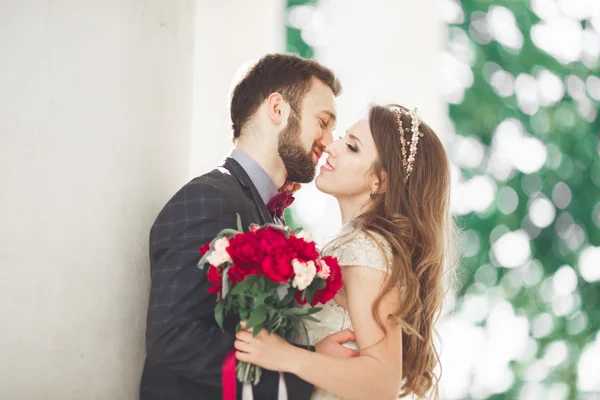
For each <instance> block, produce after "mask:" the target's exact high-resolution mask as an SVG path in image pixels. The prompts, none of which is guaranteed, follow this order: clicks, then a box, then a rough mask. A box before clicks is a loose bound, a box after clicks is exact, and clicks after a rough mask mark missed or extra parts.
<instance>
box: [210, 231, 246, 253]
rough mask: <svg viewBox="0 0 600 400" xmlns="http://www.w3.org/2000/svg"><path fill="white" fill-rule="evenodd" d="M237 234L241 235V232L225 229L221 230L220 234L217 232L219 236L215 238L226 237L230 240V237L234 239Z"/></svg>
mask: <svg viewBox="0 0 600 400" xmlns="http://www.w3.org/2000/svg"><path fill="white" fill-rule="evenodd" d="M238 233H241V232H239V231H236V230H235V229H231V228H226V229H223V230H222V231H221V232H219V234H218V235H217V236H218V237H222V236H227V237H228V238H230V239H231V238H232V237H234V236H235V235H237V234H238ZM211 248H212V246H211Z"/></svg>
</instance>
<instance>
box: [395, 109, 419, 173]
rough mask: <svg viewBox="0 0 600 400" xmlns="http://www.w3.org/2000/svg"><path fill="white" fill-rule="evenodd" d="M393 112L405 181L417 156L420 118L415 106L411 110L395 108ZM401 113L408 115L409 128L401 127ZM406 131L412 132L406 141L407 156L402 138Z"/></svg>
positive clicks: (404, 141)
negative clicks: (396, 123)
mask: <svg viewBox="0 0 600 400" xmlns="http://www.w3.org/2000/svg"><path fill="white" fill-rule="evenodd" d="M394 113H395V114H396V122H398V133H399V134H400V143H401V144H402V165H403V166H404V176H405V177H404V181H405V182H406V181H407V180H408V178H409V177H410V173H411V172H412V170H413V164H414V162H415V157H416V156H417V144H419V137H422V136H423V133H421V132H419V125H421V120H420V119H419V115H418V114H417V109H416V108H415V109H413V110H412V111H408V110H405V109H403V108H395V110H394ZM402 115H406V116H410V128H403V127H402ZM408 132H412V137H411V139H410V142H409V143H408V150H409V153H408V157H407V149H406V148H407V143H406V139H405V138H404V133H408Z"/></svg>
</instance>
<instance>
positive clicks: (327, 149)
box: [324, 142, 335, 157]
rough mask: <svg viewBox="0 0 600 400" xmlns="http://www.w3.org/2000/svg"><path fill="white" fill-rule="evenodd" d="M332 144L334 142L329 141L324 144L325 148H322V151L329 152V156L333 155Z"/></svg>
mask: <svg viewBox="0 0 600 400" xmlns="http://www.w3.org/2000/svg"><path fill="white" fill-rule="evenodd" d="M334 144H335V142H331V143H329V144H328V145H327V146H325V150H324V152H325V153H327V154H329V156H331V157H335V149H334Z"/></svg>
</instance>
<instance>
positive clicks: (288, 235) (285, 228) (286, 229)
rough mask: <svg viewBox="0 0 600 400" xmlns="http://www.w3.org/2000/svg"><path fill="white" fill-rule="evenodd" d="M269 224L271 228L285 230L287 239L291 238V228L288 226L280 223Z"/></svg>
mask: <svg viewBox="0 0 600 400" xmlns="http://www.w3.org/2000/svg"><path fill="white" fill-rule="evenodd" d="M269 226H270V227H271V228H273V229H275V230H277V231H281V232H283V233H284V235H285V238H286V239H289V238H290V230H289V228H288V227H286V226H279V225H273V224H270V225H269Z"/></svg>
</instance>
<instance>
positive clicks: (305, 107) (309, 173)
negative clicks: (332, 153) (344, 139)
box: [277, 78, 336, 183]
mask: <svg viewBox="0 0 600 400" xmlns="http://www.w3.org/2000/svg"><path fill="white" fill-rule="evenodd" d="M298 112H300V115H298ZM335 121H336V109H335V95H334V94H333V91H332V90H331V88H330V87H329V86H327V85H326V84H324V83H323V82H321V81H319V80H317V79H315V78H313V83H312V86H311V88H310V90H309V91H308V92H307V93H306V95H305V96H304V99H303V100H302V109H301V110H292V111H291V112H290V116H289V118H288V123H287V126H286V128H285V129H284V130H283V131H282V132H281V134H280V135H279V142H278V146H277V147H278V151H279V155H280V157H281V159H282V160H283V163H284V165H285V168H286V170H287V173H288V176H287V179H288V180H291V181H294V182H299V183H308V182H310V181H312V180H313V179H314V177H315V171H316V166H317V163H318V162H319V159H320V158H321V155H322V154H323V150H324V149H325V147H326V146H327V145H328V144H329V143H331V142H332V141H333V129H335Z"/></svg>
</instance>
